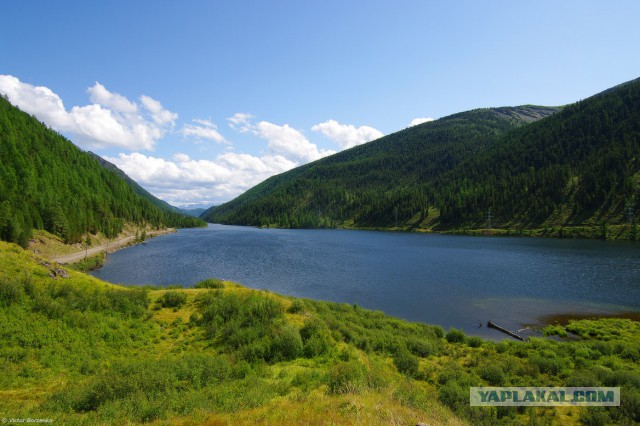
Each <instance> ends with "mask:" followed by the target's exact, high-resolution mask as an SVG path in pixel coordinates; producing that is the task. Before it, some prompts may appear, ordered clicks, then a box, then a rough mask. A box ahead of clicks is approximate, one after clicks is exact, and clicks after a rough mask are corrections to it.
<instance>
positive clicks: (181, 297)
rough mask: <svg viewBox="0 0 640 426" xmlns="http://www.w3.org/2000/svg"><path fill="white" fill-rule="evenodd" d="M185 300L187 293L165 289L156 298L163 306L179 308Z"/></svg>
mask: <svg viewBox="0 0 640 426" xmlns="http://www.w3.org/2000/svg"><path fill="white" fill-rule="evenodd" d="M186 301H187V295H186V294H184V293H182V292H179V291H167V292H166V293H164V294H163V295H162V296H160V298H159V299H158V303H160V306H162V307H163V308H179V307H180V306H182V305H184V303H185V302H186Z"/></svg>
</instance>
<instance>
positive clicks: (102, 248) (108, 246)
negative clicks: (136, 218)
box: [51, 229, 175, 264]
mask: <svg viewBox="0 0 640 426" xmlns="http://www.w3.org/2000/svg"><path fill="white" fill-rule="evenodd" d="M169 232H175V229H171V230H163V231H150V232H148V233H147V237H149V238H150V237H154V236H157V235H162V234H167V233H169ZM135 239H136V237H135V235H130V236H128V237H122V238H120V239H119V240H116V241H110V242H109V243H105V244H100V245H97V246H93V247H89V248H88V249H86V250H81V251H78V252H76V253H71V254H65V255H62V256H56V257H54V258H53V259H51V260H52V261H54V262H58V263H63V264H67V263H75V262H79V261H81V260H82V259H84V258H85V256H86V257H90V256H94V255H96V254H98V253H102V252H106V251H108V252H109V253H110V252H112V251H116V250H118V249H120V248H122V247H125V246H127V245H129V244H130V243H131V242H132V241H135Z"/></svg>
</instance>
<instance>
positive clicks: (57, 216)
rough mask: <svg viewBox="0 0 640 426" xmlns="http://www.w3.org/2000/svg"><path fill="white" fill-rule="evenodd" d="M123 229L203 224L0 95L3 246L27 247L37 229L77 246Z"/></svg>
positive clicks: (0, 191)
mask: <svg viewBox="0 0 640 426" xmlns="http://www.w3.org/2000/svg"><path fill="white" fill-rule="evenodd" d="M125 223H134V224H137V225H140V226H147V225H148V226H151V227H165V226H172V227H190V226H203V225H204V224H205V223H204V222H203V221H202V220H200V219H197V218H193V217H189V216H186V215H184V214H182V213H181V212H179V211H178V210H177V209H176V208H175V207H172V206H170V205H169V204H167V203H165V202H164V201H161V200H159V199H157V198H155V197H154V196H153V195H151V194H150V193H148V192H147V191H145V190H144V189H143V188H141V187H140V186H139V185H138V184H136V183H135V182H134V181H133V180H131V179H130V178H129V177H127V176H126V175H125V174H124V173H123V172H122V171H121V170H119V169H118V168H117V167H115V166H114V165H113V164H111V163H109V162H107V161H105V160H104V159H102V158H100V157H98V156H96V155H95V154H92V153H87V152H84V151H82V150H80V149H79V148H78V147H76V146H75V145H74V144H73V143H71V142H70V141H68V140H67V139H65V138H64V137H63V136H61V135H60V134H58V133H56V132H55V131H53V130H51V129H49V128H47V126H45V125H44V124H42V123H41V122H39V121H38V120H37V119H35V118H34V117H32V116H30V115H29V114H26V113H24V112H22V111H20V110H19V109H18V108H16V107H14V106H13V105H11V104H10V103H9V101H8V100H7V99H6V98H5V97H1V96H0V239H2V240H5V241H10V242H16V243H19V244H20V245H22V246H26V245H27V243H28V240H29V238H30V236H31V231H32V229H44V230H46V231H49V232H51V233H53V234H56V235H58V236H60V237H62V238H63V239H64V240H65V241H66V242H68V243H72V242H78V241H80V240H81V238H82V235H83V234H85V233H86V232H90V233H94V234H95V233H96V232H98V231H101V232H103V233H104V234H106V235H107V236H115V235H116V234H117V233H119V232H120V231H121V230H122V229H123V226H124V224H125Z"/></svg>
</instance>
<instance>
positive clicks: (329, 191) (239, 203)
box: [201, 105, 558, 227]
mask: <svg viewBox="0 0 640 426" xmlns="http://www.w3.org/2000/svg"><path fill="white" fill-rule="evenodd" d="M556 111H558V108H547V107H538V106H530V105H527V106H521V107H514V108H492V109H478V110H473V111H468V112H463V113H459V114H455V115H452V116H449V117H445V118H442V119H439V120H437V121H434V122H429V123H425V124H422V125H419V126H415V127H411V128H408V129H405V130H402V131H399V132H397V133H394V134H391V135H388V136H385V137H383V138H380V139H378V140H376V141H373V142H370V143H367V144H364V145H360V146H357V147H354V148H351V149H349V150H346V151H342V152H340V153H338V154H335V155H332V156H330V157H327V158H324V159H321V160H318V161H316V162H314V163H310V164H307V165H304V166H302V167H298V168H296V169H293V170H291V171H289V172H286V173H283V174H281V175H278V176H274V177H272V178H270V179H267V180H266V181H265V182H263V183H261V184H259V185H257V186H256V187H254V188H252V189H250V190H249V191H247V192H246V193H244V194H242V195H241V196H239V197H238V198H236V199H234V200H232V201H230V202H229V203H226V204H224V205H222V206H217V207H216V208H215V209H213V210H209V211H207V212H205V213H204V214H203V215H202V216H201V217H202V218H204V219H205V220H209V221H214V222H222V223H234V224H246V225H264V224H276V225H278V226H285V227H289V226H291V227H315V226H333V225H336V224H342V223H345V222H353V223H355V225H356V226H361V227H367V226H385V225H392V224H393V223H394V222H395V221H396V217H397V219H398V220H399V221H400V222H404V221H406V220H408V219H409V218H411V217H412V216H414V215H415V214H416V213H420V212H423V214H426V210H427V208H428V206H434V205H436V203H437V198H436V194H437V187H436V186H435V184H436V183H437V179H438V177H439V176H441V175H442V174H443V173H445V172H447V171H450V170H452V169H453V168H455V167H456V166H457V165H459V164H460V163H461V162H463V161H465V160H466V159H468V158H471V157H473V156H474V155H477V154H478V153H479V152H482V151H483V150H485V149H487V148H488V147H489V146H491V145H493V144H494V143H495V142H496V141H497V140H498V139H499V138H500V137H501V136H503V135H505V134H507V133H508V132H509V131H511V130H513V129H515V128H517V127H519V126H522V125H525V124H526V123H529V122H531V121H535V120H538V119H540V118H543V117H546V116H549V115H551V114H553V113H555V112H556Z"/></svg>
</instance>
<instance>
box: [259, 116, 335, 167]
mask: <svg viewBox="0 0 640 426" xmlns="http://www.w3.org/2000/svg"><path fill="white" fill-rule="evenodd" d="M254 132H255V134H256V135H258V136H259V137H261V138H263V139H266V140H267V141H268V142H269V143H268V145H267V146H268V147H269V149H270V150H271V151H273V152H274V153H276V154H280V155H283V156H285V157H286V158H290V159H294V160H296V161H302V162H305V163H306V162H309V161H314V160H317V159H319V158H322V157H326V156H327V155H331V154H335V151H330V150H324V149H322V150H319V149H318V146H317V145H316V144H313V143H311V142H309V141H308V140H307V138H305V137H304V135H303V134H302V133H301V132H300V131H299V130H296V129H294V128H293V127H290V126H289V125H288V124H285V125H283V126H279V125H277V124H273V123H269V122H267V121H261V122H259V123H258V124H257V125H256V127H255V130H254Z"/></svg>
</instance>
